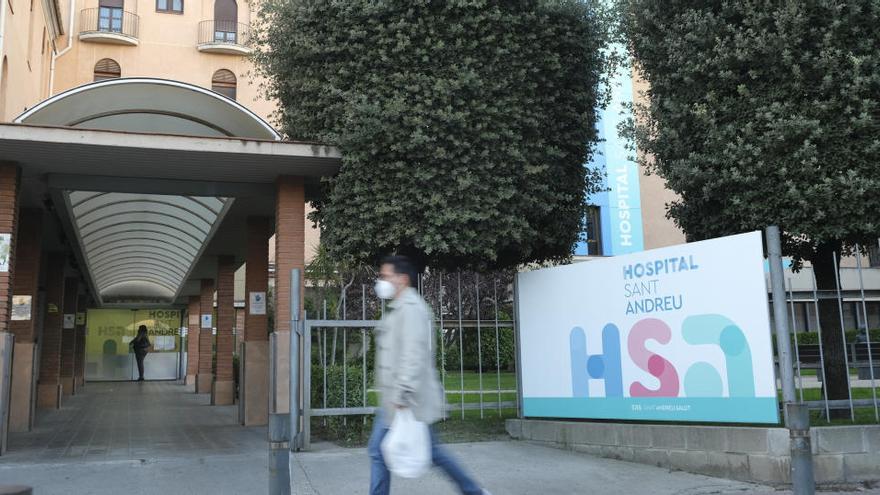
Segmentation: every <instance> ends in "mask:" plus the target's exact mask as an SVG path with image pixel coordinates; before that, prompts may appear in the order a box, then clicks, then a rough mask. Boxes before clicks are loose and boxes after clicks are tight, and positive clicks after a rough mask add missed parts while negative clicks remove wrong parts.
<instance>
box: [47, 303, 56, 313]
mask: <svg viewBox="0 0 880 495" xmlns="http://www.w3.org/2000/svg"><path fill="white" fill-rule="evenodd" d="M47 309H48V311H49V312H50V313H53V314H54V313H57V312H58V305H57V304H53V303H49V305H48V307H47Z"/></svg>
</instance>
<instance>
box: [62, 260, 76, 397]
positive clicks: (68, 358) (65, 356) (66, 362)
mask: <svg viewBox="0 0 880 495" xmlns="http://www.w3.org/2000/svg"><path fill="white" fill-rule="evenodd" d="M78 299H79V279H78V278H76V277H67V278H66V279H64V307H63V308H62V314H63V319H62V325H61V394H62V395H73V394H74V389H75V388H76V385H75V383H74V379H73V374H74V367H75V366H76V365H75V363H76V307H77V304H78V302H79V301H78ZM71 320H72V321H71Z"/></svg>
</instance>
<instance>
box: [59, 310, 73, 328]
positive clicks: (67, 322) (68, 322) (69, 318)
mask: <svg viewBox="0 0 880 495" xmlns="http://www.w3.org/2000/svg"><path fill="white" fill-rule="evenodd" d="M62 328H64V329H65V330H73V329H74V328H76V314H74V313H70V314H65V315H64V320H63V322H62Z"/></svg>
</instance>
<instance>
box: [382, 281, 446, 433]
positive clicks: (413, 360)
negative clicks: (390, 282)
mask: <svg viewBox="0 0 880 495" xmlns="http://www.w3.org/2000/svg"><path fill="white" fill-rule="evenodd" d="M432 320H433V319H432V317H431V311H430V310H429V308H428V305H427V303H425V301H424V300H422V298H421V296H419V293H418V292H416V291H415V289H412V288H408V289H406V290H405V291H404V292H403V293H402V294H401V295H400V297H398V298H397V299H394V300H393V301H391V302H390V303H389V304H388V306H387V308H386V311H385V316H384V317H383V318H382V321H381V322H380V323H379V326H378V327H377V331H376V386H377V388H378V389H379V393H380V394H381V395H380V396H381V401H380V405H381V407H382V408H383V409H384V412H385V418H386V421H387V422H388V424H391V421H392V420H393V419H394V411H395V407H394V406H395V405H402V406H406V407H408V408H410V409H412V412H413V415H414V416H415V418H416V419H417V420H419V421H421V422H423V423H429V424H430V423H435V422H437V421H439V420H440V419H442V418H443V415H444V412H445V411H444V409H445V408H444V405H445V395H444V393H443V387H442V386H441V385H440V380H439V378H438V377H437V368H436V366H435V365H434V362H435V359H434V358H435V349H434V347H435V345H434V339H433V335H434V332H433V329H432V326H433V325H432Z"/></svg>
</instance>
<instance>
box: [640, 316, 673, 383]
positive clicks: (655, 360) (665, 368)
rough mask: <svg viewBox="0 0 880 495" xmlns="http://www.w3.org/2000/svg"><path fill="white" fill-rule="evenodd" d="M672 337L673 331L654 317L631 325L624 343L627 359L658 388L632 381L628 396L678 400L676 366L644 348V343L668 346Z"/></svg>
mask: <svg viewBox="0 0 880 495" xmlns="http://www.w3.org/2000/svg"><path fill="white" fill-rule="evenodd" d="M671 338H672V330H670V329H669V326H668V325H666V323H664V322H663V321H661V320H658V319H656V318H645V319H644V320H642V321H640V322H638V323H636V324H635V325H633V327H632V330H630V332H629V338H628V341H627V349H628V350H629V356H630V358H631V359H632V360H633V362H634V363H635V364H636V366H638V367H639V368H641V369H643V370H645V371H647V372H648V373H650V374H651V375H653V376H656V377H657V378H658V379H659V380H660V388H658V389H657V390H651V389H649V388H647V387H645V386H644V385H642V384H641V383H639V382H633V384H632V385H630V387H629V395H630V397H678V387H679V383H678V373H677V372H676V371H675V367H674V366H672V363H670V362H669V361H667V360H666V359H664V358H663V357H662V356H660V355H657V354H654V353H652V352H651V351H649V350H648V349H647V348H646V347H645V342H647V341H648V340H656V341H657V342H660V343H661V344H668V343H669V340H670V339H671Z"/></svg>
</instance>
